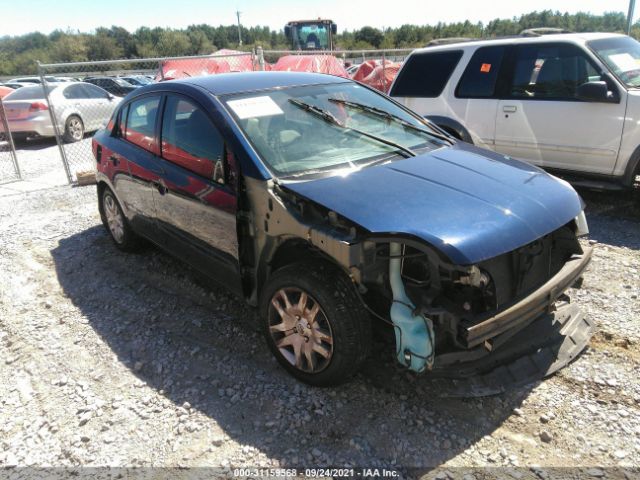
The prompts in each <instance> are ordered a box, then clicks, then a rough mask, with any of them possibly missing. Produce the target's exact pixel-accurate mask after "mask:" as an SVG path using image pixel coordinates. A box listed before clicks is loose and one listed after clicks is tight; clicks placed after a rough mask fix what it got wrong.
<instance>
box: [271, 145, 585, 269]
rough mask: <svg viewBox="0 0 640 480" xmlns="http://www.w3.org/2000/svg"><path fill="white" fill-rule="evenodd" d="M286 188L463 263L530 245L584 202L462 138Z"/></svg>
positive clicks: (561, 184) (554, 181)
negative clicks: (370, 165) (399, 158)
mask: <svg viewBox="0 0 640 480" xmlns="http://www.w3.org/2000/svg"><path fill="white" fill-rule="evenodd" d="M283 186H284V187H285V188H288V189H290V190H292V191H294V192H295V193H296V194H298V195H301V196H303V197H305V198H307V199H309V200H312V201H314V202H316V203H318V204H320V205H323V206H324V207H326V208H328V209H330V210H333V211H335V212H336V213H338V214H340V215H342V216H343V217H345V218H347V219H349V220H351V221H352V222H355V223H356V224H358V225H360V226H361V227H363V228H364V229H366V230H368V231H369V232H371V233H374V234H399V235H401V236H410V237H417V238H418V239H421V240H423V241H425V242H427V243H429V244H431V245H432V246H433V247H435V248H437V249H438V250H440V251H441V252H442V253H444V254H445V255H446V256H448V257H449V258H450V259H451V260H452V261H453V262H454V263H456V264H460V265H468V264H473V263H477V262H480V261H482V260H486V259H488V258H493V257H496V256H498V255H501V254H503V253H506V252H509V251H511V250H514V249H516V248H518V247H521V246H523V245H526V244H528V243H530V242H532V241H534V240H536V239H537V238H540V237H542V236H544V235H546V234H548V233H550V232H552V231H554V230H556V229H557V228H559V227H561V226H563V225H565V224H567V223H568V222H569V221H571V220H572V219H574V218H575V217H576V216H577V215H578V214H579V213H580V211H581V210H582V206H583V205H582V200H581V199H580V197H579V196H578V194H577V193H576V192H575V190H573V188H571V186H570V185H569V184H568V183H566V182H565V181H563V180H560V179H558V178H556V177H553V176H551V175H549V174H547V173H545V172H544V171H542V170H541V169H539V168H537V167H534V166H532V165H530V164H527V163H524V162H521V161H518V160H514V159H512V158H510V157H506V156H503V155H500V154H497V153H494V152H489V151H486V150H481V149H479V148H476V147H474V146H472V145H468V144H464V143H457V144H456V145H454V146H452V147H446V148H440V149H438V150H435V151H432V152H429V153H426V154H423V155H419V156H416V157H413V158H408V159H403V160H397V161H395V162H391V163H388V164H385V165H378V166H372V167H368V168H364V169H362V170H359V171H356V172H353V173H350V174H348V175H345V176H331V177H325V178H319V179H315V180H308V181H298V182H287V183H284V185H283Z"/></svg>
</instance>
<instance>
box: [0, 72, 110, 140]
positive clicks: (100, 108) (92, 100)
mask: <svg viewBox="0 0 640 480" xmlns="http://www.w3.org/2000/svg"><path fill="white" fill-rule="evenodd" d="M46 88H47V90H48V95H49V99H50V101H51V103H52V104H53V105H54V106H55V108H54V111H55V115H56V117H57V119H58V128H59V130H60V132H61V133H62V135H63V139H64V140H65V141H66V142H77V141H79V140H82V139H83V138H84V134H85V132H92V131H95V130H97V129H99V128H101V127H103V126H104V125H105V124H106V123H107V121H108V120H109V117H110V116H111V113H112V112H113V110H114V108H115V107H116V105H118V103H119V99H116V97H114V96H113V95H111V94H109V93H108V92H106V91H105V90H102V89H101V88H99V87H96V86H95V85H90V84H88V83H83V82H64V83H58V84H48V85H47V86H46ZM3 104H4V109H5V112H6V115H7V121H8V123H9V129H10V130H11V133H12V136H13V139H14V141H18V142H19V141H24V140H26V139H27V138H28V137H53V136H55V130H54V128H53V123H52V122H51V115H50V113H49V105H48V103H47V100H46V98H45V94H44V90H43V86H42V85H33V86H30V87H22V88H20V89H18V90H15V91H14V92H13V93H11V94H9V95H7V96H6V97H5V98H4V99H3Z"/></svg>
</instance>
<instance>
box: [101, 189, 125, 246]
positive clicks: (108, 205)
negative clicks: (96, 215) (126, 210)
mask: <svg viewBox="0 0 640 480" xmlns="http://www.w3.org/2000/svg"><path fill="white" fill-rule="evenodd" d="M104 214H105V216H106V217H107V224H108V225H109V231H110V232H111V235H113V238H114V240H115V241H116V242H118V243H122V241H123V240H124V218H123V217H122V212H121V211H120V207H119V206H118V204H117V203H116V201H115V199H114V198H113V197H112V196H111V195H110V194H106V195H105V196H104Z"/></svg>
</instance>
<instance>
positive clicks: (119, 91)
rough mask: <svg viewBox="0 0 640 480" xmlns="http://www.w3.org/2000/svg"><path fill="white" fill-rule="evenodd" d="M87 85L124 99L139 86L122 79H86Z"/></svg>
mask: <svg viewBox="0 0 640 480" xmlns="http://www.w3.org/2000/svg"><path fill="white" fill-rule="evenodd" d="M84 81H85V82H87V83H92V84H93V85H97V86H98V87H100V88H102V89H104V90H106V91H107V92H109V93H110V94H112V95H115V96H117V97H124V96H125V95H127V94H129V93H131V92H133V91H134V90H135V89H136V88H138V86H136V85H131V84H130V83H129V82H127V81H125V80H122V79H121V78H113V77H89V78H85V79H84Z"/></svg>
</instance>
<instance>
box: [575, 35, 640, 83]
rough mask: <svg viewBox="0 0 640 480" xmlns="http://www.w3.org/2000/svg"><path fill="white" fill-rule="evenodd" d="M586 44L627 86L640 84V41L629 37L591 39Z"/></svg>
mask: <svg viewBox="0 0 640 480" xmlns="http://www.w3.org/2000/svg"><path fill="white" fill-rule="evenodd" d="M587 45H588V46H589V47H590V48H591V49H592V50H593V51H594V52H595V54H596V55H597V56H598V57H600V59H601V60H602V61H603V62H604V63H605V64H606V65H607V67H609V69H610V70H611V71H612V72H613V74H614V75H615V76H616V77H618V78H619V79H620V81H621V82H623V83H624V84H626V85H627V87H632V88H633V87H639V86H640V43H638V41H636V40H634V39H633V38H631V37H614V38H603V39H600V40H592V41H590V42H587Z"/></svg>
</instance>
